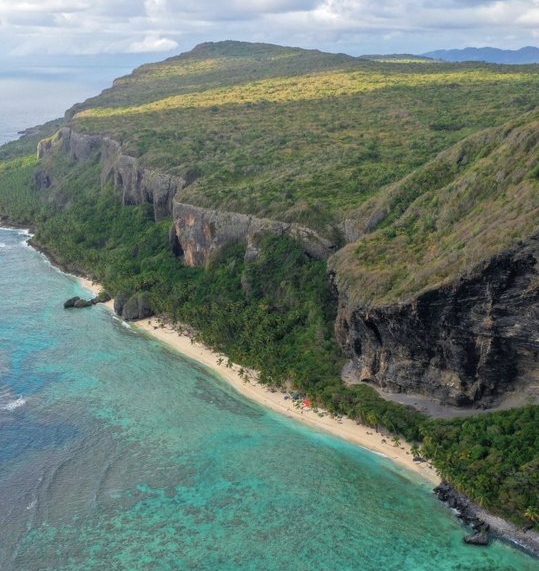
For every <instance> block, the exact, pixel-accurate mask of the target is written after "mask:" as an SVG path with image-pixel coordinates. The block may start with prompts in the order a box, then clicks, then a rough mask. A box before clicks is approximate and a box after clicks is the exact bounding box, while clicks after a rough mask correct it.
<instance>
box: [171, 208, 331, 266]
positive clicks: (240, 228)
mask: <svg viewBox="0 0 539 571" xmlns="http://www.w3.org/2000/svg"><path fill="white" fill-rule="evenodd" d="M173 219H174V231H173V234H172V237H171V244H172V245H173V249H174V250H175V251H176V252H177V253H180V254H181V255H183V257H184V260H185V263H186V264H187V265H189V266H204V265H206V264H207V263H208V262H210V261H211V260H212V259H213V258H214V257H215V256H216V255H217V254H218V252H219V251H220V250H221V249H222V248H223V247H225V246H227V245H229V244H233V243H237V242H243V243H245V247H246V250H245V259H246V260H247V261H251V260H254V259H256V257H257V255H258V251H259V250H258V243H259V239H260V237H261V236H263V235H265V234H276V235H288V236H290V237H291V238H294V239H296V240H298V241H299V242H300V244H302V245H303V248H304V249H305V252H306V253H307V254H308V255H310V256H312V257H313V258H315V259H318V260H327V258H328V257H329V256H330V255H331V254H332V253H333V252H334V251H335V246H334V244H332V243H331V242H329V241H328V240H326V239H324V238H321V237H320V236H318V235H317V234H316V233H315V232H313V231H312V230H309V229H308V228H305V227H303V226H299V225H297V224H288V223H285V222H279V221H276V220H269V219H264V218H255V217H254V216H248V215H246V214H238V213H236V212H225V211H219V210H211V209H207V208H200V207H198V206H192V205H190V204H183V203H181V202H179V201H177V200H175V201H174V208H173Z"/></svg>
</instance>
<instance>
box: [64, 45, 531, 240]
mask: <svg viewBox="0 0 539 571" xmlns="http://www.w3.org/2000/svg"><path fill="white" fill-rule="evenodd" d="M251 49H253V50H254V52H251ZM536 71H537V70H536V69H535V68H533V69H522V70H514V69H512V68H504V67H499V66H495V67H492V66H490V67H489V66H477V65H475V66H468V65H462V66H455V65H449V64H438V63H416V62H414V63H409V64H407V63H392V62H372V61H366V60H363V59H360V58H351V57H349V56H343V55H332V54H322V53H320V52H316V51H307V50H300V49H293V48H278V47H274V46H264V45H256V46H254V48H251V46H249V45H245V44H241V43H234V42H232V43H224V44H215V45H212V44H209V45H202V46H199V47H197V48H195V49H194V50H193V51H192V52H189V53H188V54H184V55H182V56H179V57H177V58H172V59H170V60H167V61H165V62H163V63H161V64H155V65H148V66H143V67H141V68H139V69H138V70H136V71H135V72H134V73H133V74H132V75H131V76H128V77H125V78H122V79H120V80H118V81H116V82H115V84H114V86H113V87H112V89H110V90H108V91H106V92H104V93H103V94H102V95H101V96H100V97H98V98H96V99H92V100H89V101H88V102H86V103H85V104H83V105H79V106H76V107H75V108H74V109H72V110H71V112H70V114H71V115H72V118H71V119H70V121H69V123H70V125H71V126H72V127H73V129H74V130H76V131H77V132H79V133H86V134H96V133H98V134H101V135H104V136H107V137H110V138H111V139H113V140H115V141H119V142H121V145H122V149H123V152H124V153H125V154H127V155H129V156H132V157H135V158H136V159H137V161H138V162H139V163H140V164H141V165H143V166H148V167H151V168H157V169H159V170H160V171H162V172H165V173H167V174H170V175H174V176H179V177H182V178H184V179H185V180H187V181H188V182H189V184H188V185H187V187H186V188H184V189H183V192H182V201H183V202H187V203H189V204H194V205H197V206H202V207H207V208H219V209H226V210H230V211H234V212H241V213H248V214H256V215H257V216H262V217H270V218H274V219H279V220H282V221H294V222H299V223H302V224H305V225H308V226H310V227H311V228H313V229H314V230H317V231H319V232H321V233H322V234H323V235H325V236H326V237H328V238H332V239H334V238H335V235H336V234H337V235H340V233H342V230H343V224H342V220H343V219H345V218H346V217H347V215H348V212H349V211H350V210H352V209H354V208H356V207H357V206H358V205H360V204H361V203H362V202H364V201H365V200H367V199H368V198H369V197H371V196H372V195H373V194H376V193H377V192H378V191H380V190H381V189H383V188H385V187H386V186H387V185H388V184H391V183H393V182H396V181H398V180H400V179H402V178H403V177H404V176H406V175H407V174H409V173H411V172H413V171H414V170H415V169H417V168H418V167H419V166H421V165H423V164H425V163H427V162H428V161H430V160H432V159H434V158H435V157H436V155H437V154H438V153H439V152H441V151H442V150H444V149H446V148H447V147H449V146H450V145H452V144H455V143H457V142H458V141H461V140H463V139H464V138H465V137H467V136H469V135H471V134H473V133H476V132H479V131H481V130H482V129H485V128H489V127H494V126H496V125H499V124H501V123H504V122H506V121H508V120H510V119H511V118H516V117H519V116H520V115H521V114H522V113H523V112H526V111H527V110H529V109H531V108H534V107H535V106H536V105H537V103H538V99H539V96H538V95H537V93H538V90H537V82H538V76H537V74H536V73H535V72H536ZM502 110H503V112H502Z"/></svg>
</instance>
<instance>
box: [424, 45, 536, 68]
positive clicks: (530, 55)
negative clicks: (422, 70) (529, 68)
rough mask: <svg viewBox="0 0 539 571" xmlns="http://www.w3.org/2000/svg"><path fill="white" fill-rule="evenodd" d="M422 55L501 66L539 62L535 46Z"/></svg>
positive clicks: (485, 48) (464, 50)
mask: <svg viewBox="0 0 539 571" xmlns="http://www.w3.org/2000/svg"><path fill="white" fill-rule="evenodd" d="M421 55H422V56H423V57H428V58H433V59H439V60H444V61H450V62H465V61H478V62H480V61H481V62H487V63H499V64H530V63H538V62H539V48H537V47H534V46H524V47H522V48H519V49H518V50H504V49H500V48H492V47H488V46H486V47H482V48H472V47H468V48H461V49H446V50H433V51H429V52H426V53H424V54H421Z"/></svg>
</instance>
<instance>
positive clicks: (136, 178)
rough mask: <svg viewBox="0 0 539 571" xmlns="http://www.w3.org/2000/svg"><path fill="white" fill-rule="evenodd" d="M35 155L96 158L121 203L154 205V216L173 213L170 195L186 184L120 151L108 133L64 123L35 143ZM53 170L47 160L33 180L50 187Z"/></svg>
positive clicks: (161, 216)
mask: <svg viewBox="0 0 539 571" xmlns="http://www.w3.org/2000/svg"><path fill="white" fill-rule="evenodd" d="M37 152H38V157H39V158H46V157H47V155H51V154H53V153H55V152H62V153H65V154H66V155H67V156H68V157H69V158H70V159H71V160H72V161H87V160H90V159H92V158H96V159H97V160H98V161H99V162H100V164H101V176H100V182H101V185H105V184H107V183H109V182H112V184H113V185H114V188H115V189H117V190H118V192H119V193H121V196H122V203H123V204H124V205H129V204H141V203H144V202H147V203H149V204H152V205H153V209H154V217H155V220H156V221H158V220H164V219H166V218H170V217H171V215H172V199H173V198H174V196H175V194H176V193H177V192H178V191H179V190H181V189H182V188H184V187H185V186H186V181H185V180H184V179H182V178H181V177H173V176H170V175H166V174H163V173H159V172H156V171H153V170H151V169H147V168H144V167H142V166H141V165H140V164H139V162H138V160H137V159H135V158H134V157H130V156H128V155H125V154H123V153H122V150H121V146H120V145H119V144H118V143H117V142H116V141H113V140H112V139H109V138H108V137H102V136H100V135H84V134H81V133H77V132H76V131H73V130H72V129H70V128H68V127H64V128H62V129H60V131H58V133H57V134H56V135H55V136H54V137H53V138H51V139H46V140H44V141H41V142H40V143H39V145H38V150H37ZM53 180H54V173H53V172H48V169H47V166H46V162H45V163H44V166H43V167H42V169H41V170H40V171H39V173H37V174H36V181H37V183H38V184H39V185H41V186H43V187H49V186H51V184H52V181H53Z"/></svg>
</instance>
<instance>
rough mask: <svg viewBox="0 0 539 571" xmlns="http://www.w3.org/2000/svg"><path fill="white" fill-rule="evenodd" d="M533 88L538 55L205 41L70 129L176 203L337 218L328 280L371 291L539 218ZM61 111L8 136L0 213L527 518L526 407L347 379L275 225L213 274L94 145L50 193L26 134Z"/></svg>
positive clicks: (330, 303)
mask: <svg viewBox="0 0 539 571" xmlns="http://www.w3.org/2000/svg"><path fill="white" fill-rule="evenodd" d="M538 83H539V76H538V74H537V68H536V67H533V66H530V67H519V68H511V67H503V66H486V65H482V64H473V65H471V64H466V65H448V64H440V63H433V62H430V63H429V62H424V61H420V62H418V61H411V62H405V61H395V60H393V61H368V60H359V59H354V58H350V57H348V56H344V55H330V54H321V53H319V52H311V51H305V50H295V49H289V48H276V47H268V46H264V45H257V46H248V45H245V44H237V43H225V44H209V45H204V46H201V47H199V48H197V49H195V50H193V52H191V53H189V54H185V55H183V56H179V57H178V58H172V59H170V60H167V61H166V62H163V63H162V64H156V65H155V66H143V67H142V68H140V69H139V70H137V71H136V72H135V73H134V74H133V75H132V76H128V77H126V78H121V79H119V80H117V81H116V82H115V86H114V87H113V88H112V89H111V90H108V91H106V92H104V93H103V94H102V95H101V96H100V97H98V98H93V99H91V100H88V101H87V102H85V103H84V104H81V105H78V106H76V107H75V108H73V109H72V110H71V112H70V114H69V116H70V117H71V118H70V119H69V120H68V121H69V123H70V124H72V125H73V126H74V127H75V128H76V129H77V130H79V131H83V132H88V133H100V134H107V135H109V136H111V137H113V138H115V139H116V140H118V141H119V142H121V143H122V147H123V148H124V150H125V152H126V153H130V154H132V155H133V156H136V157H138V159H139V160H140V161H141V163H142V164H145V165H148V166H151V167H154V168H158V169H160V170H163V171H166V172H169V173H172V174H176V175H181V176H185V177H186V178H187V179H189V180H192V181H193V184H191V185H190V186H189V187H188V188H187V189H186V190H185V194H184V195H183V196H182V200H183V201H184V202H190V203H193V204H197V205H201V206H214V207H219V208H226V209H229V210H235V211H240V212H248V213H254V214H258V215H264V216H270V217H274V218H278V219H281V220H291V221H292V220H293V221H297V222H300V223H302V224H305V225H308V226H310V227H312V228H314V229H316V230H318V231H320V232H322V233H323V234H326V235H331V236H332V237H335V236H336V235H338V236H345V235H346V233H347V232H348V234H349V235H348V240H350V241H351V242H353V240H355V239H356V238H358V241H357V242H353V243H350V244H349V245H348V246H346V247H345V248H344V249H343V250H342V254H341V256H342V257H341V258H340V260H338V263H339V264H340V266H339V273H340V274H341V275H344V276H345V278H344V279H345V280H348V282H349V283H350V284H352V285H353V287H354V289H355V291H361V292H362V295H364V296H365V299H367V300H368V301H369V303H373V302H375V301H380V300H382V301H387V300H394V299H400V298H402V297H403V296H406V295H410V294H412V293H417V292H418V291H419V290H421V289H422V288H424V287H426V285H427V284H429V283H433V280H434V281H443V280H445V279H449V278H450V277H451V276H452V275H455V273H458V272H461V271H463V267H464V268H465V267H466V266H462V263H468V264H470V263H476V262H477V260H478V259H479V258H480V257H481V256H488V255H492V253H493V248H494V249H495V248H501V247H506V246H507V245H508V244H510V243H513V242H514V241H515V240H518V239H520V238H521V237H523V236H525V235H529V233H530V232H531V231H532V230H533V228H534V227H535V226H536V220H537V219H538V210H537V208H538V206H539V204H538V202H539V199H538V196H539V194H538V192H539V191H538V184H539V177H538V175H537V169H538V168H539V167H538V163H537V150H536V149H537V143H538V139H539V137H538V136H537V133H538V132H539V130H538V127H537V126H538V123H537V121H538V117H537V112H536V111H534V109H535V107H536V106H537V104H538V102H539V90H538V89H537V87H538ZM507 122H508V123H507ZM502 124H503V126H502ZM58 125H59V123H54V124H50V125H48V126H45V127H44V128H43V129H42V130H41V132H40V133H39V134H37V135H32V136H29V137H25V138H23V139H22V140H21V141H20V142H15V143H10V144H8V145H5V146H4V147H2V148H0V161H1V162H0V215H3V216H7V217H9V218H10V219H12V220H14V221H18V222H21V223H28V224H31V225H32V226H33V227H34V228H35V231H36V235H35V242H36V244H38V245H39V246H40V247H42V248H44V249H46V250H47V251H48V252H49V253H50V254H51V256H53V257H54V259H56V260H57V262H58V263H59V264H61V265H62V266H64V267H66V268H67V269H69V270H71V271H75V272H82V273H84V274H86V275H90V276H92V277H93V278H95V279H96V280H98V281H99V282H101V283H102V284H104V286H105V287H106V289H107V290H108V291H109V292H110V293H111V294H113V295H114V296H116V297H120V296H121V297H124V298H125V299H129V298H133V296H138V297H143V298H144V299H145V300H146V302H147V303H148V304H149V305H150V306H151V307H152V310H153V311H154V312H156V313H162V314H166V315H167V316H168V318H170V319H171V320H173V321H175V322H178V323H182V324H184V325H188V326H191V327H193V328H194V329H195V330H196V331H197V333H198V335H199V336H200V337H201V339H202V340H203V341H204V342H206V343H207V344H209V345H211V346H212V347H214V348H216V349H218V350H220V351H222V352H223V353H225V354H226V355H227V356H228V357H230V359H231V360H232V361H234V362H236V363H238V364H240V365H241V366H242V367H245V368H247V367H249V368H254V369H256V370H258V371H260V375H261V380H262V381H263V382H267V383H270V384H272V385H277V386H278V385H286V386H288V387H293V388H295V389H296V390H298V391H301V392H302V393H304V394H305V395H308V396H309V397H310V398H311V399H312V400H313V401H314V403H315V404H316V405H317V406H321V407H323V408H325V409H326V410H328V411H329V412H331V413H334V414H345V415H347V416H349V417H350V418H354V419H357V420H358V421H360V422H362V423H364V424H367V425H368V426H372V427H374V428H377V429H381V430H385V431H387V433H388V435H389V436H390V437H393V438H395V442H396V443H397V442H398V438H399V437H401V436H402V437H405V438H406V439H408V440H409V441H411V442H415V443H419V442H422V443H423V449H424V454H426V455H427V456H428V457H429V458H431V459H432V460H433V462H434V463H435V465H436V466H437V468H438V469H439V471H440V473H441V475H443V476H444V477H447V478H448V479H449V480H450V481H451V482H453V483H454V484H455V485H456V486H457V487H458V488H459V489H461V490H463V491H466V492H467V493H469V494H470V495H471V496H472V497H473V498H475V499H477V500H478V501H479V502H481V503H482V505H484V506H485V507H488V508H489V509H492V510H493V511H496V512H498V513H500V514H501V515H504V516H506V517H509V518H512V519H513V520H515V521H517V522H518V523H520V524H521V523H524V522H529V523H537V521H538V520H539V514H538V512H539V497H538V495H537V490H538V489H539V486H538V481H537V468H538V467H539V442H538V441H537V436H536V434H537V426H538V421H539V419H538V417H537V415H538V411H539V408H538V407H529V408H525V409H519V410H515V411H511V412H505V413H495V414H488V415H486V414H485V415H479V416H476V417H471V418H468V419H466V420H465V421H463V420H454V421H450V422H448V421H443V422H442V421H433V420H429V419H427V418H426V417H424V416H423V415H421V414H419V413H416V412H414V411H413V410H411V409H410V408H407V407H404V406H401V405H397V404H394V403H391V402H387V401H385V400H383V399H382V398H380V396H379V395H378V394H377V393H376V392H375V391H374V390H373V389H372V388H370V387H368V386H366V385H355V386H345V385H344V384H343V382H342V380H341V378H340V369H341V366H342V364H343V356H342V355H341V354H340V351H339V348H338V346H337V344H336V341H335V338H334V334H333V322H334V318H335V311H336V303H335V299H334V293H333V291H332V288H331V286H330V284H329V282H328V279H327V268H326V265H325V264H324V263H322V262H319V261H315V260H313V259H311V258H309V257H308V256H306V254H305V253H304V252H303V250H302V249H301V248H300V247H299V246H298V244H296V243H294V242H293V241H291V240H289V239H287V238H284V237H271V236H268V237H266V238H264V240H263V241H262V243H261V254H260V256H259V257H258V259H257V260H256V261H253V262H249V263H247V262H246V261H245V259H244V249H243V247H242V246H241V245H233V246H230V247H229V248H228V249H227V250H225V251H223V252H222V254H221V255H220V257H219V258H218V259H216V260H214V261H213V262H212V264H211V265H210V266H209V267H208V268H205V269H201V268H189V267H185V266H184V265H183V264H182V263H181V261H179V260H178V259H176V258H175V257H174V255H173V254H172V252H171V249H170V245H169V229H170V221H162V222H158V223H156V222H155V221H154V219H153V213H152V209H151V207H150V205H147V204H139V205H137V206H129V207H123V206H121V200H120V196H119V194H117V191H115V190H114V189H113V188H112V187H110V186H108V185H104V186H101V185H100V183H99V178H100V177H99V172H100V165H99V157H98V156H95V157H93V160H89V161H87V162H84V163H72V162H70V161H69V160H68V159H67V158H66V157H63V156H62V155H60V154H59V155H57V156H55V157H54V159H53V160H54V164H53V165H52V168H53V170H54V175H55V179H54V182H53V184H52V186H51V187H50V188H48V189H40V188H38V187H37V186H36V185H35V176H36V169H37V168H38V167H39V161H38V159H36V158H35V145H36V143H37V139H38V138H39V137H46V136H49V135H52V133H53V132H54V130H55V129H56V128H57V127H58ZM509 159H510V160H509ZM508 165H511V168H509V166H508ZM500 173H502V174H503V176H502V175H501V174H500ZM494 181H496V184H494ZM494 188H495V189H496V190H495V191H494V190H493V189H494ZM380 213H382V215H380ZM508 213H510V215H509V216H508ZM345 219H346V220H347V224H346V225H345V224H343V223H342V222H343V220H345ZM373 219H375V220H376V222H372V220H373ZM369 225H371V226H372V228H367V227H368V226H369ZM346 228H348V230H347V229H346ZM350 228H352V230H350ZM366 229H367V230H368V232H367V235H366V236H362V233H363V232H364V231H365V230H366ZM354 234H357V236H355V237H354V238H353V240H352V239H351V238H350V236H351V235H354ZM493 236H495V239H493ZM476 237H477V238H478V240H477V241H474V240H475V238H476ZM455 252H458V253H459V256H457V258H453V257H451V256H452V255H454V253H455ZM462 260H464V262H462ZM457 262H458V263H457ZM459 264H460V265H459ZM421 268H423V269H421ZM393 270H398V273H395V272H394V273H393V274H392V273H391V272H392V271H393ZM422 272H423V273H422ZM424 272H428V275H426V274H425V273H424ZM361 280H363V281H361Z"/></svg>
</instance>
